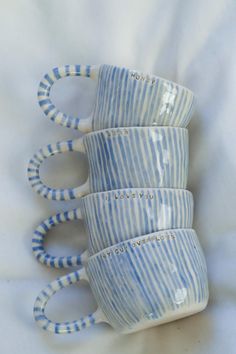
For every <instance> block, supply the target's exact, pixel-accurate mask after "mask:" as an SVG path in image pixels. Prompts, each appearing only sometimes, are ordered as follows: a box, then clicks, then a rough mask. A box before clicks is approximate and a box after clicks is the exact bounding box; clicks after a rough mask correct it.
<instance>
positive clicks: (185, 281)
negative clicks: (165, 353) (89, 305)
mask: <svg viewBox="0 0 236 354" xmlns="http://www.w3.org/2000/svg"><path fill="white" fill-rule="evenodd" d="M80 280H86V281H88V282H89V284H90V286H91V289H92V292H93V295H94V297H95V299H96V301H97V304H98V309H97V310H96V311H95V313H92V314H90V315H88V316H85V317H82V318H81V319H80V320H75V321H72V322H69V321H68V322H62V323H60V322H53V321H51V320H49V319H48V317H47V316H46V314H45V308H46V305H47V302H48V300H49V299H50V298H51V297H52V296H53V295H54V294H55V293H56V292H57V291H59V290H60V289H63V288H65V287H67V286H69V285H71V284H74V283H77V282H79V281H80ZM78 301H79V299H78ZM207 301H208V283H207V270H206V264H205V259H204V256H203V253H202V249H201V247H200V244H199V242H198V239H197V235H196V233H195V231H194V230H192V229H179V230H169V231H160V232H158V233H154V234H149V235H145V236H142V237H138V238H134V239H132V240H128V241H125V242H123V243H120V244H117V245H115V246H112V247H109V248H106V249H104V250H103V251H101V252H99V253H97V254H95V255H94V256H92V257H89V258H88V260H87V264H86V267H85V268H82V269H81V270H78V271H76V272H72V273H70V274H67V275H65V276H63V277H61V278H59V279H57V280H55V281H54V282H52V283H51V284H49V285H48V286H47V287H46V288H45V289H43V290H42V291H41V292H40V294H39V295H38V297H37V299H36V302H35V305H34V318H35V320H36V322H37V323H38V325H39V326H40V327H42V328H43V329H45V330H47V331H51V332H53V333H72V332H75V331H79V330H82V329H84V328H87V327H89V326H91V325H94V324H96V323H99V322H107V323H109V324H110V325H111V326H112V327H113V328H114V329H116V330H117V331H119V332H122V333H130V332H135V331H139V330H141V329H144V328H147V327H152V326H156V325H160V324H162V323H165V322H170V321H173V320H176V319H178V318H181V317H185V316H189V315H192V314H194V313H196V312H199V311H202V310H203V309H204V308H205V307H206V305H207Z"/></svg>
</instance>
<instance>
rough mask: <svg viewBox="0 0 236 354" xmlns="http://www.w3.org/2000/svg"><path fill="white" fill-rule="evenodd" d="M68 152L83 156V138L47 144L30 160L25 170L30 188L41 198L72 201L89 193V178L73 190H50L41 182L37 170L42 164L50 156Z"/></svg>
mask: <svg viewBox="0 0 236 354" xmlns="http://www.w3.org/2000/svg"><path fill="white" fill-rule="evenodd" d="M68 151H78V152H82V153H84V154H85V149H84V144H83V137H82V138H79V139H76V140H67V141H61V142H57V143H54V144H49V145H47V146H45V147H43V148H41V149H39V150H38V152H37V153H36V154H34V156H33V157H32V158H31V159H30V161H29V165H28V169H27V174H28V180H29V182H30V184H31V186H32V188H33V189H34V190H35V191H36V192H37V193H38V194H40V195H41V196H42V197H44V198H47V199H52V200H72V199H76V198H80V197H82V196H83V195H86V194H88V193H89V177H88V179H87V181H86V182H85V183H84V184H82V185H81V186H79V187H75V188H51V187H48V186H47V185H46V184H44V183H43V182H42V181H41V178H40V174H39V169H40V166H41V164H42V162H43V161H44V160H46V159H47V158H48V157H50V156H54V155H57V154H61V153H65V152H68Z"/></svg>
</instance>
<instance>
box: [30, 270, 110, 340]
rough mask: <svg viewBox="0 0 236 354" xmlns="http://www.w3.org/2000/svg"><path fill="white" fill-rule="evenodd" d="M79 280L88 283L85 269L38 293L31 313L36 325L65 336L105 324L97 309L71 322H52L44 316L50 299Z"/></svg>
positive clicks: (62, 278)
mask: <svg viewBox="0 0 236 354" xmlns="http://www.w3.org/2000/svg"><path fill="white" fill-rule="evenodd" d="M80 280H86V281H87V282H89V279H88V277H87V273H86V270H85V268H82V269H80V270H77V271H75V272H72V273H69V274H67V275H64V276H62V277H60V278H58V279H56V280H54V281H53V282H52V283H50V284H48V286H46V287H45V288H44V289H43V290H42V291H41V292H40V294H39V295H38V296H37V298H36V301H35V304H34V309H33V313H34V319H35V321H36V323H37V324H38V325H39V326H40V327H41V328H43V329H44V330H46V331H49V332H53V333H57V334H66V333H73V332H78V331H80V330H81V329H85V328H88V327H90V326H92V325H94V324H96V323H100V322H107V319H106V318H105V316H104V314H103V312H102V311H101V310H100V309H99V308H98V309H97V310H96V311H95V312H94V313H91V314H89V315H88V316H85V317H81V318H80V319H79V320H75V321H71V322H69V321H68V322H53V321H51V320H50V319H49V318H48V317H47V316H46V315H45V308H46V305H47V303H48V301H49V300H50V298H51V297H52V296H53V295H54V294H56V293H57V292H58V291H59V290H61V289H64V288H66V287H68V286H70V285H72V284H75V283H77V282H79V281H80Z"/></svg>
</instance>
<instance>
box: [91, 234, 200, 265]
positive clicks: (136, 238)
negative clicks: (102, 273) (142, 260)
mask: <svg viewBox="0 0 236 354" xmlns="http://www.w3.org/2000/svg"><path fill="white" fill-rule="evenodd" d="M176 231H187V232H189V231H193V232H194V233H195V235H197V234H196V231H195V230H194V229H193V228H179V229H166V230H160V231H156V232H152V233H150V234H145V235H141V236H137V237H133V238H131V239H128V240H125V241H122V242H119V243H116V244H115V245H112V246H109V247H106V248H104V249H103V250H101V251H99V252H97V253H95V254H93V255H91V256H89V257H88V259H87V261H86V267H87V265H88V263H89V262H90V260H91V259H93V258H95V257H100V256H101V254H102V253H106V252H108V251H112V250H113V249H115V248H117V247H122V246H124V245H125V244H127V243H132V242H135V241H138V240H140V239H141V240H142V239H144V238H145V237H150V236H152V235H156V234H157V235H158V234H161V233H170V232H174V233H175V232H176ZM150 242H153V240H151V241H150Z"/></svg>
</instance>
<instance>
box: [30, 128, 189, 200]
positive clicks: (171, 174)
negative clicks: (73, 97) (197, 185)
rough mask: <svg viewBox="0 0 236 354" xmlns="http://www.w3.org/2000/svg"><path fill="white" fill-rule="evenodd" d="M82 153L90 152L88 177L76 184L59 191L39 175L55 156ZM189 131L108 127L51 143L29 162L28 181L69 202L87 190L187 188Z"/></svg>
mask: <svg viewBox="0 0 236 354" xmlns="http://www.w3.org/2000/svg"><path fill="white" fill-rule="evenodd" d="M67 151H78V152H82V153H84V154H86V155H87V157H88V162H89V176H88V179H87V181H86V182H85V183H84V184H83V185H81V186H79V187H76V188H65V189H59V188H58V189H55V188H51V187H48V186H47V185H45V184H44V183H43V182H42V181H41V179H40V175H39V169H40V165H41V164H42V162H43V161H44V160H45V159H46V158H48V157H50V156H53V155H55V154H58V153H64V152H67ZM187 177H188V131H187V129H185V128H172V127H135V128H116V129H106V130H101V131H98V132H93V133H90V134H86V135H84V136H83V137H81V138H79V139H76V140H68V141H64V142H59V143H56V144H49V145H47V146H46V147H44V148H42V149H40V150H39V151H38V152H37V153H36V154H35V155H34V156H33V157H32V159H31V160H30V162H29V166H28V179H29V181H30V184H31V186H32V187H33V188H34V190H35V191H36V192H37V193H39V194H40V195H41V196H43V197H45V198H47V199H54V200H69V199H75V198H79V197H81V196H83V195H86V194H88V193H95V192H103V191H107V190H113V189H120V188H159V187H165V188H183V189H185V188H186V185H187Z"/></svg>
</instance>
